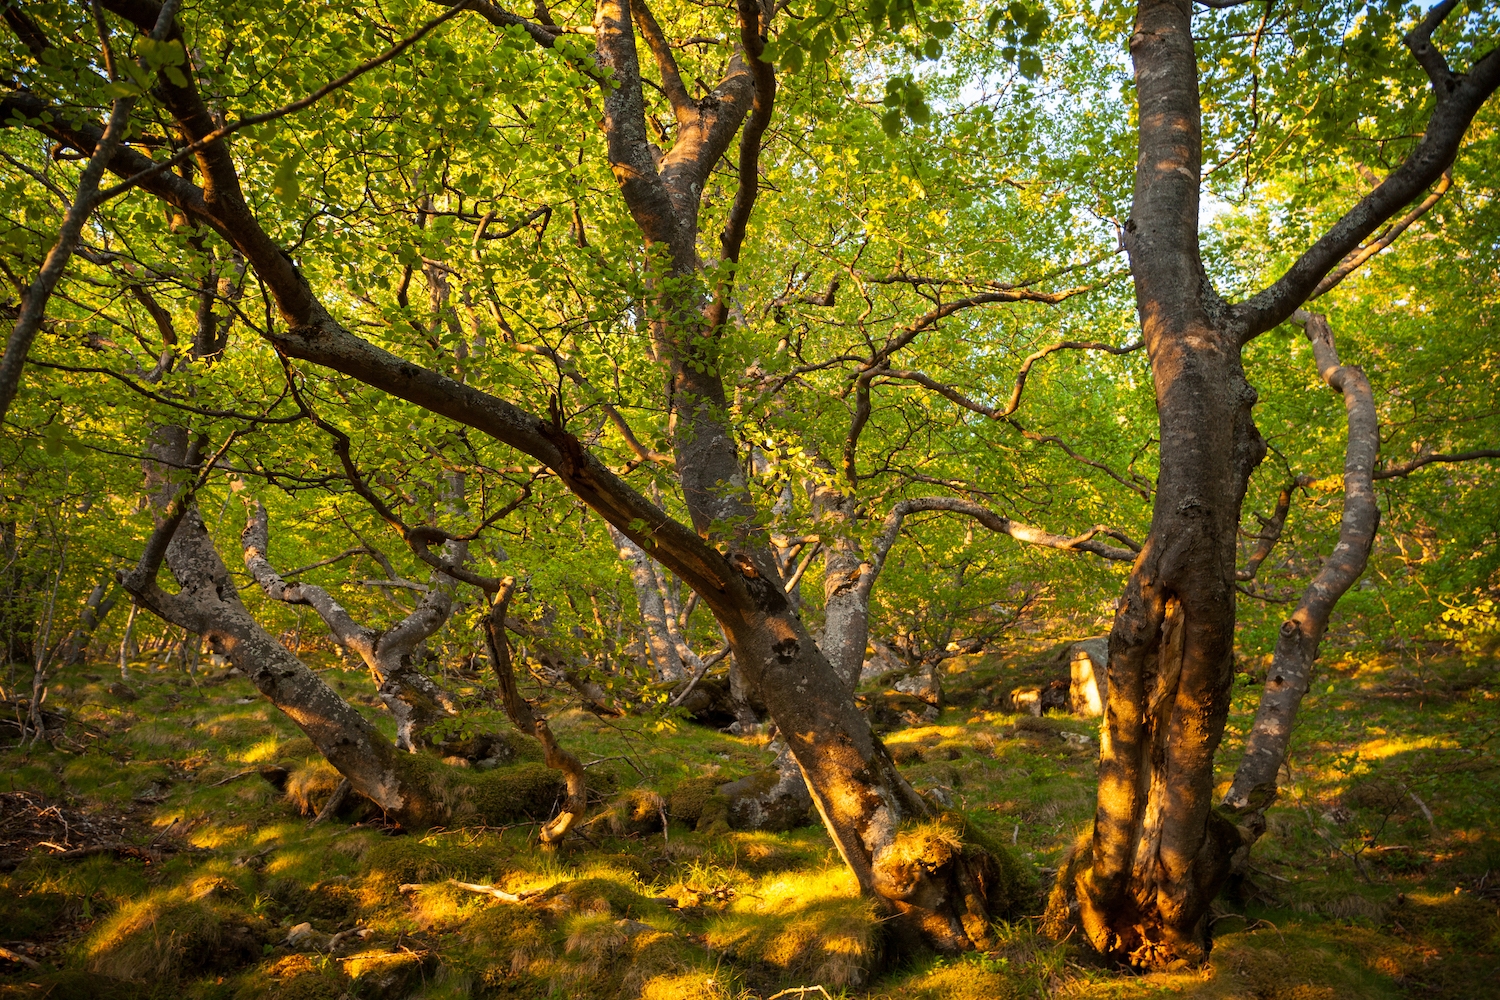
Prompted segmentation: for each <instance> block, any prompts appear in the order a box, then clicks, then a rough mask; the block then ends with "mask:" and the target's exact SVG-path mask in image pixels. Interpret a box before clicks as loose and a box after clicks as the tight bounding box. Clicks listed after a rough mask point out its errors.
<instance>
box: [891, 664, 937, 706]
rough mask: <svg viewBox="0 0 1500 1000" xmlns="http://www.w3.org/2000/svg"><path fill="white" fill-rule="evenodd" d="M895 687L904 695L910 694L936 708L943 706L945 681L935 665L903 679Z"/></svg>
mask: <svg viewBox="0 0 1500 1000" xmlns="http://www.w3.org/2000/svg"><path fill="white" fill-rule="evenodd" d="M894 686H895V689H896V690H897V691H900V692H901V693H902V694H909V695H911V696H912V697H913V698H918V699H920V700H922V701H925V702H926V703H927V704H929V705H931V706H933V707H935V708H937V707H941V706H942V704H943V680H942V676H941V675H940V674H939V673H938V668H937V667H936V666H935V665H933V666H925V667H922V668H921V669H919V670H916V671H914V672H913V673H912V674H910V675H909V676H907V677H903V678H901V679H900V680H899V681H897V682H896V683H895V685H894Z"/></svg>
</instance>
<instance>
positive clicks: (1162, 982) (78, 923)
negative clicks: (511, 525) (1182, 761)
mask: <svg viewBox="0 0 1500 1000" xmlns="http://www.w3.org/2000/svg"><path fill="white" fill-rule="evenodd" d="M319 666H320V668H321V669H322V671H323V675H324V677H325V678H326V679H327V680H329V682H330V683H332V684H333V685H334V686H335V687H336V688H338V689H339V690H341V691H343V692H344V693H345V694H346V696H348V697H350V698H351V699H352V700H355V701H356V703H360V704H362V706H363V707H364V708H365V709H366V710H367V711H369V713H370V714H371V716H372V717H374V718H376V719H377V720H379V722H380V724H381V725H382V726H387V727H388V723H389V719H388V718H387V717H386V716H385V713H384V712H383V711H380V710H377V709H376V708H375V707H373V705H374V704H375V702H374V699H373V697H370V694H371V692H370V686H369V681H368V677H367V675H365V674H364V673H363V672H362V671H357V670H354V669H345V668H344V667H343V666H342V665H341V664H340V663H339V662H338V661H337V660H329V661H325V662H321V663H320V664H319ZM949 666H950V671H949V673H948V675H947V676H946V678H945V685H946V690H947V693H948V696H949V699H950V704H949V707H947V708H945V709H944V710H943V712H942V714H941V716H940V717H939V718H938V719H937V720H936V721H935V722H933V723H931V724H925V723H924V724H920V725H917V726H912V727H908V728H899V729H896V730H894V731H892V732H890V733H888V734H887V736H886V740H887V743H888V745H889V746H890V747H891V749H892V751H893V753H894V754H895V755H896V757H897V759H898V760H899V761H900V762H901V763H902V766H903V769H904V770H905V772H906V773H907V774H908V775H909V776H910V778H911V779H912V781H913V783H914V784H915V785H917V786H918V787H919V788H922V789H931V788H934V787H935V786H941V789H942V791H944V792H946V793H948V794H949V795H951V797H952V799H953V801H954V803H955V805H956V806H957V807H958V808H960V809H962V810H964V811H966V812H967V813H968V815H969V816H970V818H971V819H972V821H973V822H974V823H976V824H977V825H978V826H980V827H982V828H983V829H984V830H985V831H986V832H987V833H989V834H990V835H991V836H992V837H993V838H996V839H998V840H1000V841H1001V842H1002V843H1005V844H1010V845H1013V849H1014V851H1015V852H1016V854H1017V855H1018V857H1019V858H1020V859H1021V860H1022V861H1023V862H1024V863H1025V864H1027V865H1029V866H1030V867H1031V869H1032V870H1033V871H1034V872H1035V875H1036V887H1037V897H1036V902H1035V904H1034V906H1033V907H1032V908H1031V909H1030V913H1032V914H1038V913H1040V910H1041V901H1042V899H1043V898H1044V894H1045V891H1046V889H1047V886H1048V884H1049V880H1050V878H1051V876H1052V875H1053V873H1054V872H1055V870H1056V868H1057V866H1058V864H1059V861H1060V859H1061V858H1062V856H1063V855H1064V853H1065V852H1066V851H1067V850H1068V848H1069V846H1070V845H1071V844H1072V843H1073V842H1074V841H1075V840H1076V839H1077V838H1078V837H1079V835H1080V834H1082V833H1083V832H1084V831H1085V830H1086V829H1087V825H1088V823H1089V820H1090V817H1091V813H1092V809H1093V794H1094V771H1095V758H1096V755H1097V748H1098V743H1097V738H1098V737H1097V723H1096V722H1091V721H1087V720H1081V719H1074V718H1069V717H1049V718H1041V719H1038V718H1033V717H1030V716H1015V715H1007V714H1005V713H1003V712H1001V711H999V710H998V708H997V707H996V706H997V705H998V704H999V695H1000V694H1001V693H1002V692H1004V691H1008V690H1010V688H1011V687H1012V686H1015V685H1017V684H1020V683H1023V682H1034V681H1036V680H1045V679H1047V677H1048V676H1056V675H1057V672H1058V670H1059V668H1058V667H1057V666H1056V665H1055V664H1054V663H1050V662H1048V661H1047V660H1046V659H1045V658H1044V657H1041V656H1040V655H1039V653H1038V651H1036V650H1032V651H1029V652H1018V653H1013V654H1010V655H988V656H983V657H966V658H960V659H958V660H956V661H951V662H950V664H949ZM1240 666H1241V670H1242V673H1241V675H1240V676H1239V677H1238V678H1237V680H1236V684H1235V701H1234V707H1235V714H1234V717H1233V719H1232V721H1231V727H1230V733H1229V736H1228V737H1227V739H1226V741H1225V746H1224V748H1223V750H1222V752H1221V764H1222V766H1223V778H1224V780H1225V781H1227V779H1228V776H1229V773H1230V769H1231V767H1232V763H1233V761H1234V760H1235V754H1236V752H1237V750H1238V740H1239V737H1238V733H1239V732H1241V731H1243V729H1244V728H1245V726H1246V724H1247V722H1248V719H1249V717H1250V714H1251V713H1252V712H1253V709H1254V704H1255V699H1256V697H1257V695H1258V692H1259V680H1260V678H1261V677H1263V675H1264V669H1265V664H1264V662H1263V661H1254V660H1250V661H1242V663H1241V665H1240ZM1061 669H1062V670H1065V669H1066V667H1063V668H1061ZM1257 670H1258V671H1259V672H1260V677H1257ZM456 683H457V684H459V685H460V687H462V686H463V685H467V686H468V690H467V694H468V695H469V696H470V697H471V698H472V699H473V700H474V702H475V703H476V705H478V706H479V707H476V708H475V709H474V710H473V711H472V712H470V713H469V714H468V715H466V716H465V719H466V723H465V724H466V725H467V726H471V727H477V728H479V729H483V728H484V727H486V726H489V727H493V728H497V729H499V728H507V727H506V726H505V724H504V723H503V721H501V719H502V717H501V716H500V715H499V713H498V712H496V711H494V710H493V709H491V708H487V707H483V706H484V705H485V703H486V702H487V692H486V690H485V689H484V682H483V680H481V679H478V678H473V677H471V678H468V679H467V680H465V679H457V680H456ZM870 697H872V698H873V699H875V700H877V701H878V700H879V699H880V698H881V697H882V696H881V694H880V693H879V692H872V693H871V694H870ZM46 704H47V706H48V707H49V708H55V709H57V710H60V711H62V712H64V713H66V715H67V716H68V718H69V720H70V721H69V722H68V724H67V726H66V728H65V730H64V737H63V738H62V739H59V740H58V741H57V743H56V746H55V748H52V749H48V748H47V747H46V746H45V745H44V746H43V747H41V748H33V749H27V750H21V749H9V750H0V946H3V947H4V948H5V949H6V950H7V955H6V957H5V958H0V1000H20V998H23V997H39V996H43V995H45V996H49V997H52V998H55V1000H74V998H78V1000H85V998H86V1000H151V998H157V997H168V996H170V997H174V998H175V997H182V998H186V1000H261V998H265V1000H325V998H326V1000H339V998H346V1000H353V998H358V1000H405V998H416V997H425V998H433V1000H436V998H446V997H453V998H458V997H466V996H483V997H516V998H520V997H527V998H529V997H552V996H557V997H586V998H597V1000H612V998H616V997H620V998H637V997H639V998H642V1000H674V998H682V1000H686V998H726V1000H728V998H735V1000H750V998H769V997H772V996H777V997H782V998H790V997H827V998H834V997H841V996H842V997H848V998H867V1000H876V998H914V1000H970V998H972V1000H978V998H986V1000H999V998H1012V997H1042V996H1059V997H1090V998H1092V997H1098V998H1105V997H1109V998H1122V1000H1123V998H1145V997H1157V996H1163V997H1165V996H1174V997H1197V998H1222V1000H1228V998H1243V1000H1343V998H1351V1000H1353V998H1384V997H1391V998H1395V997H1412V998H1417V997H1424V998H1425V997H1455V998H1468V997H1472V998H1476V1000H1477V998H1494V997H1496V996H1500V793H1497V787H1500V782H1497V778H1500V760H1497V757H1496V753H1495V742H1496V735H1497V730H1500V687H1497V672H1496V669H1495V666H1494V665H1493V664H1488V665H1478V666H1476V665H1473V664H1470V665H1468V666H1465V665H1464V664H1462V663H1460V662H1458V661H1456V660H1455V659H1453V658H1452V657H1446V658H1445V657H1443V656H1434V657H1425V656H1424V657H1421V658H1417V657H1404V656H1397V655H1395V654H1379V655H1376V654H1359V655H1355V654H1349V655H1347V656H1345V657H1344V658H1343V659H1342V660H1339V661H1336V662H1331V663H1325V664H1322V665H1320V668H1319V680H1318V682H1317V687H1316V689H1315V691H1314V693H1313V694H1312V695H1310V696H1309V698H1308V699H1307V702H1306V704H1305V708H1304V713H1303V717H1302V720H1301V722H1300V724H1299V731H1298V734H1297V737H1296V739H1295V742H1294V747H1293V751H1292V758H1291V761H1290V775H1289V778H1290V784H1289V785H1288V786H1286V787H1285V790H1284V793H1283V796H1282V799H1281V801H1280V802H1279V803H1278V804H1277V805H1276V806H1275V807H1274V808H1273V809H1272V810H1271V812H1270V815H1269V820H1270V830H1269V832H1268V834H1267V836H1266V837H1265V838H1264V839H1263V840H1262V841H1261V842H1260V843H1259V844H1258V845H1257V846H1256V848H1255V853H1254V857H1253V870H1252V874H1251V877H1250V878H1249V879H1248V880H1247V881H1246V882H1245V883H1244V884H1243V885H1240V886H1238V887H1237V888H1236V890H1235V891H1234V892H1233V893H1229V894H1226V897H1225V898H1223V899H1221V900H1220V901H1219V903H1218V904H1216V914H1215V917H1214V937H1215V941H1216V944H1215V947H1214V950H1213V956H1212V962H1211V964H1210V965H1209V966H1208V967H1206V968H1204V969H1202V970H1194V971H1189V972H1181V973H1173V974H1158V975H1146V976H1137V975H1132V974H1129V973H1125V972H1121V971H1119V970H1116V969H1108V968H1103V967H1100V966H1098V965H1096V964H1094V963H1093V962H1091V961H1090V960H1089V958H1088V956H1087V955H1086V954H1085V953H1084V951H1083V950H1082V949H1081V948H1079V947H1077V946H1076V945H1075V944H1073V943H1068V942H1064V943H1062V944H1057V943H1053V942H1051V941H1048V940H1046V939H1044V938H1042V937H1040V936H1039V935H1038V934H1037V933H1036V931H1035V925H1036V921H1035V920H1034V919H1033V918H1029V917H1025V916H1022V917H1019V918H1018V919H1017V920H1015V921H1014V922H1011V923H1006V924H1003V925H1001V926H1000V928H999V931H998V940H999V942H1000V944H999V946H998V948H997V949H996V950H995V951H992V952H990V953H988V954H975V955H969V956H964V957H960V958H949V959H934V958H931V957H928V958H919V959H914V958H910V957H907V958H904V959H903V958H895V957H892V956H887V955H883V954H882V952H881V948H880V939H881V936H880V930H879V925H878V922H877V921H876V920H875V919H874V915H873V913H872V912H871V910H870V909H869V907H868V906H867V905H866V904H865V903H864V902H863V901H862V900H860V899H859V898H858V896H857V895H856V893H855V891H854V886H853V883H852V880H851V878H850V877H849V876H848V875H847V873H846V871H845V869H844V867H843V865H842V864H841V863H840V860H839V857H838V855H837V852H836V851H835V850H834V849H833V847H832V845H831V844H830V842H829V841H828V839H827V837H826V836H825V835H824V833H823V831H822V830H821V828H819V827H817V826H814V825H809V826H805V827H803V828H800V829H796V830H793V831H791V832H788V833H781V834H767V833H749V832H734V831H729V830H726V829H724V828H723V827H722V826H714V825H713V824H712V823H710V822H708V821H707V820H705V821H703V822H702V823H700V824H698V825H701V826H705V827H706V829H704V830H703V831H702V832H700V831H699V830H697V829H695V828H694V827H693V825H691V820H692V819H693V814H694V813H695V812H697V811H701V808H702V796H701V794H700V795H699V796H697V798H696V799H695V798H694V796H693V795H691V794H687V793H686V790H688V789H691V788H694V787H698V788H701V787H703V786H704V785H705V784H706V783H705V782H704V781H703V780H702V779H705V778H710V777H711V778H714V779H717V780H725V781H727V780H729V779H732V778H735V777H738V776H740V775H743V774H747V773H749V772H751V771H753V770H756V769H759V768H764V767H766V766H767V765H768V764H769V763H770V760H771V757H770V754H769V753H768V752H767V750H766V749H765V744H766V742H767V740H766V738H765V737H764V736H759V737H746V738H740V737H735V736H730V735H727V734H722V733H718V732H715V731H713V730H711V729H706V728H703V727H700V726H697V725H695V724H692V723H689V722H685V721H681V720H670V719H668V720H663V719H659V718H658V719H642V718H624V719H609V720H605V719H599V718H596V717H595V716H593V715H590V714H587V713H584V712H582V711H578V710H576V709H575V710H566V709H565V708H564V707H563V705H562V704H561V702H559V703H558V705H557V707H556V709H555V711H556V712H557V714H556V716H555V717H554V718H553V720H552V724H553V728H554V730H555V732H556V733H557V735H558V737H559V739H560V740H561V741H562V742H563V743H564V745H565V746H567V747H568V748H570V749H571V750H572V751H573V752H574V753H575V754H577V755H578V756H579V757H580V758H581V759H582V760H583V761H584V762H585V763H588V764H591V766H590V769H589V771H590V774H591V775H598V778H597V779H595V780H596V782H597V785H598V787H599V789H600V794H601V798H602V799H604V800H605V801H606V802H613V803H614V806H613V807H612V808H607V809H606V808H603V807H601V812H600V813H599V817H600V818H598V819H597V820H596V821H595V822H593V823H591V824H590V825H588V826H587V827H586V828H585V830H584V835H583V836H580V837H574V838H572V839H570V841H569V842H568V843H567V844H565V845H564V846H562V847H561V848H560V849H556V850H544V849H542V848H541V847H540V846H539V845H538V844H537V841H536V831H537V826H536V824H535V823H534V822H532V821H530V820H529V819H527V818H525V817H518V819H517V820H516V822H515V824H514V825H507V826H501V827H489V828H466V829H451V830H431V831H427V832H425V833H422V832H418V833H400V832H399V831H392V830H390V829H388V828H384V827H382V826H381V825H380V824H379V823H378V822H371V821H366V822H363V823H359V822H356V821H355V820H356V819H357V816H347V815H346V816H344V817H341V818H336V819H334V820H333V821H331V822H326V823H323V824H320V825H317V826H309V822H308V818H307V813H306V810H309V809H312V810H315V809H316V808H317V807H318V806H319V805H320V804H321V802H322V801H323V800H324V799H326V797H327V795H328V794H329V792H331V790H332V788H333V783H334V780H335V777H336V776H335V775H333V774H332V772H331V770H330V769H329V768H328V767H327V765H326V764H324V763H322V762H321V760H320V759H318V758H317V757H316V756H315V755H314V754H313V753H312V750H311V745H310V744H309V743H308V741H307V740H306V739H305V738H303V737H301V736H300V734H299V733H298V732H297V730H296V729H295V728H294V727H293V726H292V724H291V723H290V722H289V721H288V720H287V719H285V718H284V717H282V716H281V715H280V714H279V713H278V712H277V711H276V710H275V709H274V708H272V707H271V706H270V705H269V704H268V703H267V702H266V701H265V700H264V699H262V698H260V697H258V696H257V694H256V692H255V691H254V690H253V689H252V688H251V686H250V685H249V683H248V682H247V681H245V680H243V679H241V678H237V677H230V678H218V679H216V680H207V679H204V678H203V677H202V676H200V677H198V678H189V677H187V676H185V675H184V674H183V673H182V671H181V670H180V669H177V668H175V667H174V668H172V669H166V668H159V667H152V666H150V665H147V666H145V667H144V668H141V669H137V670H135V671H133V672H132V678H131V680H130V683H129V686H128V687H125V686H121V685H120V684H119V683H118V674H112V673H111V672H110V671H108V670H106V669H104V668H101V667H98V666H85V667H79V668H70V669H69V670H68V671H66V672H65V673H64V674H63V675H62V676H60V677H58V678H56V679H55V680H54V682H53V684H52V686H51V689H50V695H49V697H48V699H47V702H46ZM13 731H14V730H11V732H13ZM0 735H3V732H0ZM594 762H597V763H594ZM523 766H524V765H523ZM277 767H280V768H284V769H285V771H284V772H283V771H277V770H275V768H277ZM262 770H265V771H266V772H267V774H269V775H270V776H271V777H273V778H277V779H278V780H279V781H280V782H281V784H282V788H281V789H278V788H277V787H276V786H275V785H273V784H272V783H271V782H269V781H267V780H264V778H263V777H262V775H261V773H260V772H261V771H262ZM1284 777H1286V776H1284ZM694 779H698V780H697V781H696V783H694ZM674 791H675V792H676V793H677V794H675V795H674ZM454 880H458V881H462V882H468V883H475V884H482V885H490V886H494V887H497V888H500V889H502V890H505V891H507V892H509V893H514V894H519V895H522V896H525V897H527V898H526V899H525V901H524V902H521V903H516V902H506V901H502V900H500V899H497V898H494V897H492V896H490V895H486V894H483V893H480V892H476V891H473V890H472V889H466V888H463V887H461V886H459V885H457V884H455V881H454ZM27 963H33V964H27ZM798 987H805V988H806V989H804V990H801V991H800V992H799V990H798V989H797V988H798Z"/></svg>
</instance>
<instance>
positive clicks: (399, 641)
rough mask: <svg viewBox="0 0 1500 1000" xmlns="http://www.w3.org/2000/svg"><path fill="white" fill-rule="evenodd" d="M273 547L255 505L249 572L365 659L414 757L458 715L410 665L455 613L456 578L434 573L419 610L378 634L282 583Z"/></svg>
mask: <svg viewBox="0 0 1500 1000" xmlns="http://www.w3.org/2000/svg"><path fill="white" fill-rule="evenodd" d="M270 543H271V526H270V518H269V517H268V515H267V514H266V508H265V507H264V506H263V505H261V504H260V502H259V501H252V502H251V504H250V516H249V518H248V519H247V520H246V522H245V530H244V532H243V533H242V534H241V536H240V544H241V546H242V548H243V550H244V557H245V568H246V569H247V570H249V571H250V575H251V577H252V578H253V579H254V580H255V582H256V583H257V584H259V585H260V588H261V590H263V591H264V592H265V594H266V596H267V597H269V598H271V599H272V600H276V601H284V602H286V603H288V604H298V605H305V606H307V607H311V608H312V609H313V610H314V611H315V612H317V614H318V617H319V618H321V619H323V624H325V625H326V626H327V627H328V631H329V632H330V633H331V634H332V635H333V637H334V639H336V640H337V641H338V643H339V645H341V646H343V647H344V648H345V649H348V650H349V651H350V652H353V653H355V654H356V655H358V656H359V657H360V659H362V660H364V662H365V666H366V667H368V668H369V670H370V675H371V677H372V679H373V680H374V682H375V688H376V691H377V693H378V694H379V695H380V700H381V701H383V702H384V703H385V706H386V708H387V709H389V710H390V713H391V716H392V717H393V718H394V719H395V720H396V746H397V748H398V749H401V750H405V751H408V752H412V753H415V752H416V751H417V750H418V749H419V748H420V747H422V746H424V745H425V740H424V738H423V735H422V733H423V731H424V730H426V729H427V727H428V726H431V725H432V724H433V723H435V722H437V721H439V720H440V719H443V718H446V717H449V716H452V715H454V714H455V713H456V712H457V709H458V705H457V703H456V702H455V701H454V700H453V698H452V697H451V696H450V695H449V694H448V693H447V692H446V691H444V690H443V689H442V688H441V687H440V686H439V685H438V684H437V683H436V682H435V681H434V680H433V679H432V678H431V677H428V676H427V675H426V674H424V673H423V672H422V671H420V670H418V669H417V668H416V666H415V665H414V664H413V663H412V660H413V657H414V655H415V653H416V651H417V649H418V648H419V647H420V646H421V644H422V643H423V642H424V641H425V640H427V639H428V638H429V637H430V636H432V635H433V634H434V633H435V632H437V630H438V629H440V628H442V627H443V624H444V623H445V622H447V620H448V617H449V615H450V614H451V613H452V611H453V594H452V586H453V584H452V579H451V578H450V577H448V576H447V575H445V574H442V573H433V574H432V580H431V583H430V585H429V587H428V590H427V593H425V594H424V595H423V596H422V600H421V601H419V602H418V603H417V607H416V609H415V610H413V611H412V613H411V614H409V615H407V616H406V617H405V618H404V619H402V620H401V621H400V622H398V623H397V624H395V625H393V626H392V627H391V628H388V629H386V630H384V631H380V630H377V629H372V628H368V627H366V626H364V625H361V624H360V623H359V622H357V621H355V620H354V618H353V617H352V616H351V615H350V614H349V612H348V611H347V610H345V608H344V607H343V605H341V604H339V603H338V602H337V601H335V600H334V599H333V598H332V597H331V596H330V595H329V593H328V591H326V590H324V589H323V588H322V587H317V586H313V585H312V584H308V583H287V582H286V581H285V580H283V579H282V578H281V576H280V574H278V573H277V572H276V569H275V567H273V566H272V565H271V562H270V560H269V559H268V558H267V555H266V553H267V550H268V549H269V547H270ZM450 544H453V543H450ZM452 555H453V556H455V557H457V561H458V562H462V561H463V560H462V556H463V555H464V553H463V552H455V553H452Z"/></svg>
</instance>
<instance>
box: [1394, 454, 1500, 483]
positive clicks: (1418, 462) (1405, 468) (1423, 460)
mask: <svg viewBox="0 0 1500 1000" xmlns="http://www.w3.org/2000/svg"><path fill="white" fill-rule="evenodd" d="M1481 458H1500V448H1476V449H1475V450H1474V451H1459V452H1454V453H1453V454H1451V455H1442V454H1437V453H1426V452H1424V453H1422V454H1419V455H1418V456H1417V457H1416V458H1413V459H1411V460H1409V461H1406V462H1400V463H1397V464H1396V465H1388V466H1386V467H1385V468H1384V469H1381V470H1379V471H1378V472H1376V473H1375V475H1374V477H1373V478H1375V479H1396V478H1398V477H1400V476H1406V475H1410V474H1411V473H1413V472H1416V471H1417V470H1418V469H1420V468H1422V467H1423V466H1427V465H1432V464H1434V463H1436V462H1473V461H1475V460H1476V459H1481Z"/></svg>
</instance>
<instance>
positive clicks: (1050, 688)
mask: <svg viewBox="0 0 1500 1000" xmlns="http://www.w3.org/2000/svg"><path fill="white" fill-rule="evenodd" d="M1067 706H1068V682H1067V681H1052V682H1051V683H1048V684H1044V685H1040V686H1038V685H1035V684H1032V685H1028V686H1026V687H1018V688H1014V689H1012V691H1011V692H1010V694H1008V695H1006V696H1005V698H1003V699H1002V700H1001V706H1000V707H1001V708H1003V709H1004V710H1005V711H1007V712H1013V713H1015V714H1016V715H1036V716H1040V715H1043V714H1044V713H1046V712H1047V711H1049V710H1051V709H1061V708H1067Z"/></svg>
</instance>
